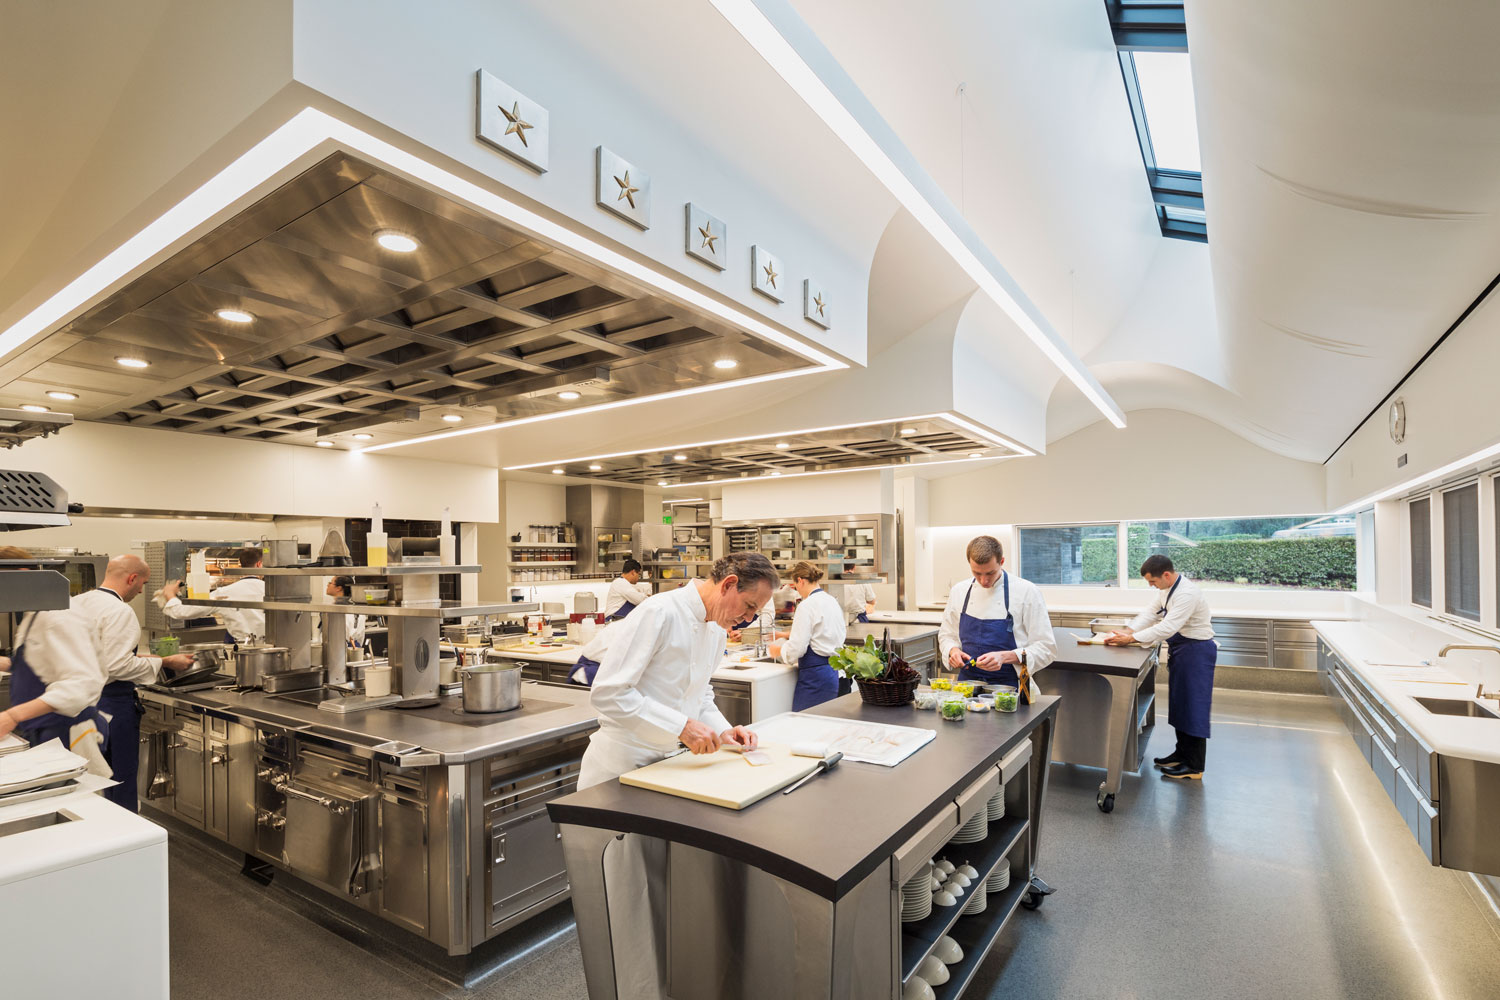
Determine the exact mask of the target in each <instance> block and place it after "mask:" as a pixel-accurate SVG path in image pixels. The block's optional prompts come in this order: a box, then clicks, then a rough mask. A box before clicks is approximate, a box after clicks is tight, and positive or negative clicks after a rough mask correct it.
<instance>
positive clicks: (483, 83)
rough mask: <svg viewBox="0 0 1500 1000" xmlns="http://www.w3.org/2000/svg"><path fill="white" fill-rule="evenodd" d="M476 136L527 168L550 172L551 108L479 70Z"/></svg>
mask: <svg viewBox="0 0 1500 1000" xmlns="http://www.w3.org/2000/svg"><path fill="white" fill-rule="evenodd" d="M475 78H476V80H477V81H478V84H477V85H478V98H477V100H476V101H475V105H474V107H475V124H474V134H475V135H476V136H477V137H478V138H479V140H480V141H481V142H484V143H488V144H489V145H491V146H494V147H495V148H496V149H498V150H500V152H502V153H504V154H506V155H507V156H509V157H511V158H512V159H514V160H516V161H518V162H520V163H524V164H525V165H526V166H528V167H530V168H531V169H533V170H535V171H537V172H538V173H544V172H546V170H547V140H548V138H549V133H548V129H547V109H546V108H544V107H542V106H541V105H540V104H538V103H536V102H535V101H533V100H532V99H531V98H529V97H527V96H526V95H525V94H523V93H521V92H520V91H519V90H517V89H516V88H514V87H512V86H511V85H510V84H508V83H506V82H504V81H503V80H499V79H497V78H496V77H494V76H493V75H491V74H489V73H486V72H485V71H484V70H479V72H478V73H476V74H475Z"/></svg>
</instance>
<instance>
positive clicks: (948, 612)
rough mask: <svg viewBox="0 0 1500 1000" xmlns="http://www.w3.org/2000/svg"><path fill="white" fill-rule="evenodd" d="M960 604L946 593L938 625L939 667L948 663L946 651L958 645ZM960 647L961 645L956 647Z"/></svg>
mask: <svg viewBox="0 0 1500 1000" xmlns="http://www.w3.org/2000/svg"><path fill="white" fill-rule="evenodd" d="M960 613H961V612H960V606H959V605H958V604H957V603H956V602H955V601H954V600H953V595H952V594H949V595H948V604H947V606H946V607H944V608H943V624H941V625H939V626H938V656H939V658H940V659H941V661H942V662H941V663H939V664H938V666H939V667H945V666H947V664H948V651H949V650H951V649H954V648H955V647H958V619H959V615H960ZM958 648H961V647H958Z"/></svg>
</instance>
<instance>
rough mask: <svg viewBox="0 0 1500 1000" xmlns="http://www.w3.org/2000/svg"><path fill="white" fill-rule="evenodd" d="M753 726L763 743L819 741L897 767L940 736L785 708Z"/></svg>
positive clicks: (831, 749)
mask: <svg viewBox="0 0 1500 1000" xmlns="http://www.w3.org/2000/svg"><path fill="white" fill-rule="evenodd" d="M749 728H750V730H751V731H752V732H754V733H755V734H756V735H758V736H759V737H760V739H761V742H763V743H778V744H782V745H785V746H790V747H798V746H805V745H808V744H818V745H821V746H825V747H827V748H828V749H827V753H829V754H832V753H833V752H834V751H838V752H839V753H842V754H843V755H844V759H845V760H853V761H861V762H863V763H866V764H879V765H881V766H882V767H895V766H896V765H897V764H899V763H901V762H902V761H903V760H905V759H906V758H908V757H910V756H911V755H912V754H914V753H916V752H917V751H918V750H920V749H921V748H922V747H924V746H926V745H927V744H928V743H930V742H932V740H934V739H935V738H936V737H937V733H936V732H935V731H933V730H931V729H917V728H914V727H912V726H892V725H888V724H886V723H883V722H858V721H855V720H853V719H834V718H830V717H828V716H825V715H809V714H808V713H806V712H783V713H782V714H780V715H773V716H771V717H770V718H769V719H762V720H761V721H760V722H756V723H753V724H752V725H751V726H750V727H749Z"/></svg>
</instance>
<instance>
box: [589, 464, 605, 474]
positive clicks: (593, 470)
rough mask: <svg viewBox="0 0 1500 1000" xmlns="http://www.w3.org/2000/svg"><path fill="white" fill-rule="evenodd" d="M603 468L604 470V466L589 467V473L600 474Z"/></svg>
mask: <svg viewBox="0 0 1500 1000" xmlns="http://www.w3.org/2000/svg"><path fill="white" fill-rule="evenodd" d="M603 468H604V466H602V465H591V466H589V471H590V472H598V471H599V470H601V469H603Z"/></svg>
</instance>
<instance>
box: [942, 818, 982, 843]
mask: <svg viewBox="0 0 1500 1000" xmlns="http://www.w3.org/2000/svg"><path fill="white" fill-rule="evenodd" d="M989 832H990V824H989V812H988V810H986V811H982V812H977V813H975V814H974V817H973V818H972V819H970V820H969V821H968V822H967V823H965V824H964V825H963V826H961V827H959V828H958V832H957V833H955V834H954V835H953V839H952V840H950V841H948V843H950V844H977V843H979V842H980V841H981V840H983V839H984V838H985V837H987V836H989Z"/></svg>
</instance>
